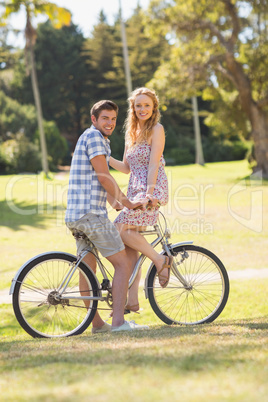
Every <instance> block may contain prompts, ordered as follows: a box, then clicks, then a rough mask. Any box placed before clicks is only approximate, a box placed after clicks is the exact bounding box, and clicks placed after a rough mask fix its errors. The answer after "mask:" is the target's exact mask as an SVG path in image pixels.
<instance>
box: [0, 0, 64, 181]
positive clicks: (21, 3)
mask: <svg viewBox="0 0 268 402" xmlns="http://www.w3.org/2000/svg"><path fill="white" fill-rule="evenodd" d="M4 5H5V12H4V13H3V15H2V18H4V19H7V18H8V17H9V16H10V15H11V14H13V13H17V12H19V11H20V9H21V8H23V9H24V10H25V14H26V26H25V39H26V46H25V50H26V56H27V62H28V64H29V68H30V73H31V81H32V88H33V93H34V100H35V106H36V111H37V120H38V127H39V134H40V144H41V151H42V169H43V171H44V172H45V174H46V175H47V174H48V161H47V148H46V139H45V133H44V126H43V113H42V106H41V99H40V93H39V87H38V81H37V74H36V65H35V57H34V45H35V42H36V30H35V29H34V27H33V25H32V20H33V18H34V17H35V16H36V15H38V14H45V15H47V16H48V17H49V19H50V20H51V21H52V23H53V24H54V26H55V27H57V28H60V27H61V26H62V25H64V24H66V25H68V24H69V23H70V21H71V14H70V12H69V11H68V10H66V9H65V8H62V7H58V6H57V5H56V4H54V3H51V2H48V1H44V0H10V1H8V2H6V3H4Z"/></svg>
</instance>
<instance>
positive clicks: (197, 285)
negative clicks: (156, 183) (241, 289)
mask: <svg viewBox="0 0 268 402" xmlns="http://www.w3.org/2000/svg"><path fill="white" fill-rule="evenodd" d="M160 214H161V216H162V218H163V221H164V224H162V223H160V220H158V222H157V224H156V225H154V227H153V229H150V230H146V231H144V232H141V233H142V234H144V235H156V236H157V237H156V238H155V239H154V240H153V241H152V243H151V244H152V246H153V247H156V246H157V245H158V244H159V243H161V244H162V252H161V253H162V254H164V255H168V256H170V255H172V256H173V264H172V267H171V273H170V280H169V283H168V285H167V287H166V288H162V287H161V286H160V285H159V282H158V276H157V271H156V267H155V266H154V264H153V263H151V265H150V266H149V269H148V271H147V275H146V278H145V285H144V290H145V296H146V299H149V303H150V305H151V307H152V309H153V311H154V313H155V314H156V315H157V316H158V317H159V318H160V319H161V320H162V321H163V322H164V323H166V324H169V325H171V324H177V325H197V324H204V323H210V322H212V321H214V320H215V319H216V318H217V317H218V316H219V315H220V314H221V312H222V310H223V309H224V307H225V305H226V303H227V300H228V296H229V279H228V274H227V271H226V269H225V267H224V265H223V264H222V262H221V261H220V260H219V258H218V257H217V256H216V255H214V254H213V253H212V252H211V251H209V250H207V249H205V248H202V247H199V246H195V245H193V242H192V241H185V242H180V243H176V244H171V243H169V238H170V237H171V234H170V231H169V229H168V228H167V223H166V219H165V217H164V215H163V214H162V213H161V212H160ZM74 235H75V236H82V237H83V238H85V235H84V234H83V233H82V232H76V233H74ZM88 252H91V253H93V254H95V256H96V259H97V264H98V267H99V269H100V273H101V275H102V282H101V283H100V281H99V280H98V278H97V276H96V275H95V273H94V272H93V271H92V269H91V268H90V267H89V266H88V265H86V264H85V263H84V262H83V258H84V257H85V255H86V254H87V253H88ZM145 259H146V257H145V256H144V255H140V257H139V259H138V261H137V263H136V266H135V268H134V270H133V273H132V275H131V278H130V280H129V287H130V286H131V285H132V284H133V282H134V280H135V278H136V275H137V273H138V271H139V269H141V267H142V264H143V263H144V261H145ZM109 276H111V274H110V273H109V272H108V270H107V268H105V266H104V265H103V263H102V261H101V260H100V259H99V257H98V252H97V250H96V249H95V248H94V246H93V245H92V243H91V242H90V241H89V240H88V247H87V248H86V249H85V250H83V252H82V253H81V254H80V256H78V257H76V256H74V255H72V254H69V253H64V252H46V253H43V254H40V255H38V256H36V257H34V258H32V259H30V260H29V261H27V262H26V263H25V264H24V265H23V266H22V267H21V268H20V269H19V270H18V272H17V274H16V275H15V277H14V279H13V280H12V285H11V288H10V294H12V303H13V309H14V313H15V316H16V318H17V320H18V322H19V324H20V325H21V327H22V328H23V329H24V330H25V331H26V332H27V333H28V334H29V335H31V336H32V337H39V338H53V337H66V336H73V335H79V334H82V333H83V332H84V331H85V330H86V329H87V328H88V326H89V325H90V323H91V322H92V320H93V318H94V315H95V312H96V310H97V308H98V303H99V302H106V303H107V305H108V308H109V309H112V307H113V301H112V292H111V281H110V279H109Z"/></svg>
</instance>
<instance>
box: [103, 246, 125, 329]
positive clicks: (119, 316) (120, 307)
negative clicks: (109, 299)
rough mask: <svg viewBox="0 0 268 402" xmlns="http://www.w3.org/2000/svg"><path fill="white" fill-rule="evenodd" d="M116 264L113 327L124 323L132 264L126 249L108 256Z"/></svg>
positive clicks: (113, 288)
mask: <svg viewBox="0 0 268 402" xmlns="http://www.w3.org/2000/svg"><path fill="white" fill-rule="evenodd" d="M106 258H107V260H108V261H110V262H111V263H112V264H113V266H114V279H113V285H112V294H113V321H112V326H113V327H119V326H121V325H123V324H124V322H125V320H124V309H125V304H126V299H127V290H128V281H129V278H130V274H131V265H130V263H129V261H128V259H127V254H126V251H125V250H123V251H120V252H119V253H116V254H114V255H112V256H110V257H106Z"/></svg>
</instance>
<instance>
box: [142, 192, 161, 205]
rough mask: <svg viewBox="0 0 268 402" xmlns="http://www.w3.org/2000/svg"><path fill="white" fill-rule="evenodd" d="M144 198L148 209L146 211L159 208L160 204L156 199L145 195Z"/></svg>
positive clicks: (150, 195)
mask: <svg viewBox="0 0 268 402" xmlns="http://www.w3.org/2000/svg"><path fill="white" fill-rule="evenodd" d="M145 198H147V200H148V207H147V209H152V208H160V207H161V204H160V202H159V200H158V199H157V198H154V197H153V196H152V194H146V196H145Z"/></svg>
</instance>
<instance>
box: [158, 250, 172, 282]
mask: <svg viewBox="0 0 268 402" xmlns="http://www.w3.org/2000/svg"><path fill="white" fill-rule="evenodd" d="M172 262H173V257H172V256H170V257H168V256H166V257H165V262H164V264H163V265H162V268H161V269H160V271H159V272H158V280H159V284H160V286H161V288H165V287H167V285H168V282H169V278H170V267H171V265H172ZM166 268H167V270H168V276H167V277H166V276H164V275H160V274H161V272H162V271H163V270H164V269H166ZM161 276H162V279H161Z"/></svg>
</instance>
